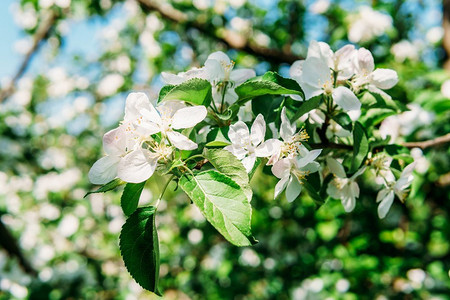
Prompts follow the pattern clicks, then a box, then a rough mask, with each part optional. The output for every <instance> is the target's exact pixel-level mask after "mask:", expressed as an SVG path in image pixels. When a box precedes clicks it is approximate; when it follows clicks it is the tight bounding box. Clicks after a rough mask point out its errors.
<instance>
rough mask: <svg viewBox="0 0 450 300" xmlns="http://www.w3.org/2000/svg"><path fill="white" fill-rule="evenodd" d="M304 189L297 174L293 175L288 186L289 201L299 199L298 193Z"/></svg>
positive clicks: (287, 197) (287, 196) (287, 195)
mask: <svg viewBox="0 0 450 300" xmlns="http://www.w3.org/2000/svg"><path fill="white" fill-rule="evenodd" d="M301 191H302V185H301V183H300V181H298V178H297V177H296V176H291V179H290V180H289V183H288V185H287V188H286V199H287V201H288V202H292V201H294V200H295V199H297V197H298V195H300V192H301Z"/></svg>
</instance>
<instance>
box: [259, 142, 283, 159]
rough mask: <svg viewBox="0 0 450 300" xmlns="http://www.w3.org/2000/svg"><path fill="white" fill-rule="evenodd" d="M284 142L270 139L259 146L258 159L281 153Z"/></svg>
mask: <svg viewBox="0 0 450 300" xmlns="http://www.w3.org/2000/svg"><path fill="white" fill-rule="evenodd" d="M282 145H283V142H282V141H280V140H277V139H270V140H267V141H265V142H264V143H262V144H261V145H259V146H258V147H257V148H256V150H255V153H256V156H257V157H269V156H272V155H273V154H275V153H276V152H279V151H280V149H281V146H282Z"/></svg>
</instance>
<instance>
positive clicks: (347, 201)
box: [341, 195, 356, 212]
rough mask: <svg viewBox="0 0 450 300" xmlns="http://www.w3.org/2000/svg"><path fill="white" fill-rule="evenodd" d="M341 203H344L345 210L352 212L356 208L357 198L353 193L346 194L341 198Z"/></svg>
mask: <svg viewBox="0 0 450 300" xmlns="http://www.w3.org/2000/svg"><path fill="white" fill-rule="evenodd" d="M341 203H342V206H343V207H344V210H345V211H346V212H351V211H352V210H353V209H354V208H355V205H356V200H355V198H354V197H352V196H351V195H345V196H344V197H343V198H342V199H341Z"/></svg>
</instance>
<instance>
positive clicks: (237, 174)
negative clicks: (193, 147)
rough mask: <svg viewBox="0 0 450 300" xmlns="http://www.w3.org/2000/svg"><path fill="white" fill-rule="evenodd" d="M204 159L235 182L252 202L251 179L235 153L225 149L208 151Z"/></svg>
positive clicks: (206, 150)
mask: <svg viewBox="0 0 450 300" xmlns="http://www.w3.org/2000/svg"><path fill="white" fill-rule="evenodd" d="M203 155H204V157H205V158H206V159H207V160H208V161H209V162H210V163H211V164H212V165H213V166H214V168H216V170H217V171H219V172H220V173H222V174H225V175H227V176H228V177H230V178H231V179H233V180H234V182H236V183H237V184H239V186H240V187H241V188H242V190H243V191H244V193H245V196H246V197H247V199H248V201H249V202H250V201H251V200H252V196H253V192H252V188H251V187H250V184H249V177H248V174H247V171H246V170H245V167H244V165H243V164H242V162H241V161H240V160H239V159H237V158H236V156H234V154H233V153H231V152H230V151H227V150H223V149H207V148H205V150H204V151H203Z"/></svg>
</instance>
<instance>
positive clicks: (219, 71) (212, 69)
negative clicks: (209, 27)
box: [205, 51, 256, 104]
mask: <svg viewBox="0 0 450 300" xmlns="http://www.w3.org/2000/svg"><path fill="white" fill-rule="evenodd" d="M233 67H234V62H233V61H231V60H230V58H229V57H228V56H227V55H226V54H225V53H223V52H222V51H217V52H214V53H211V54H210V55H209V56H208V59H207V60H206V62H205V72H206V74H207V79H208V80H209V81H210V82H211V84H212V85H213V99H214V101H215V102H216V103H218V104H220V103H223V102H225V103H228V104H231V103H234V102H235V101H236V100H237V99H238V95H237V94H236V92H235V91H234V87H236V86H238V85H240V84H241V83H243V82H244V81H246V80H247V79H249V78H251V77H255V76H256V74H255V71H254V70H252V69H239V70H233Z"/></svg>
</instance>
